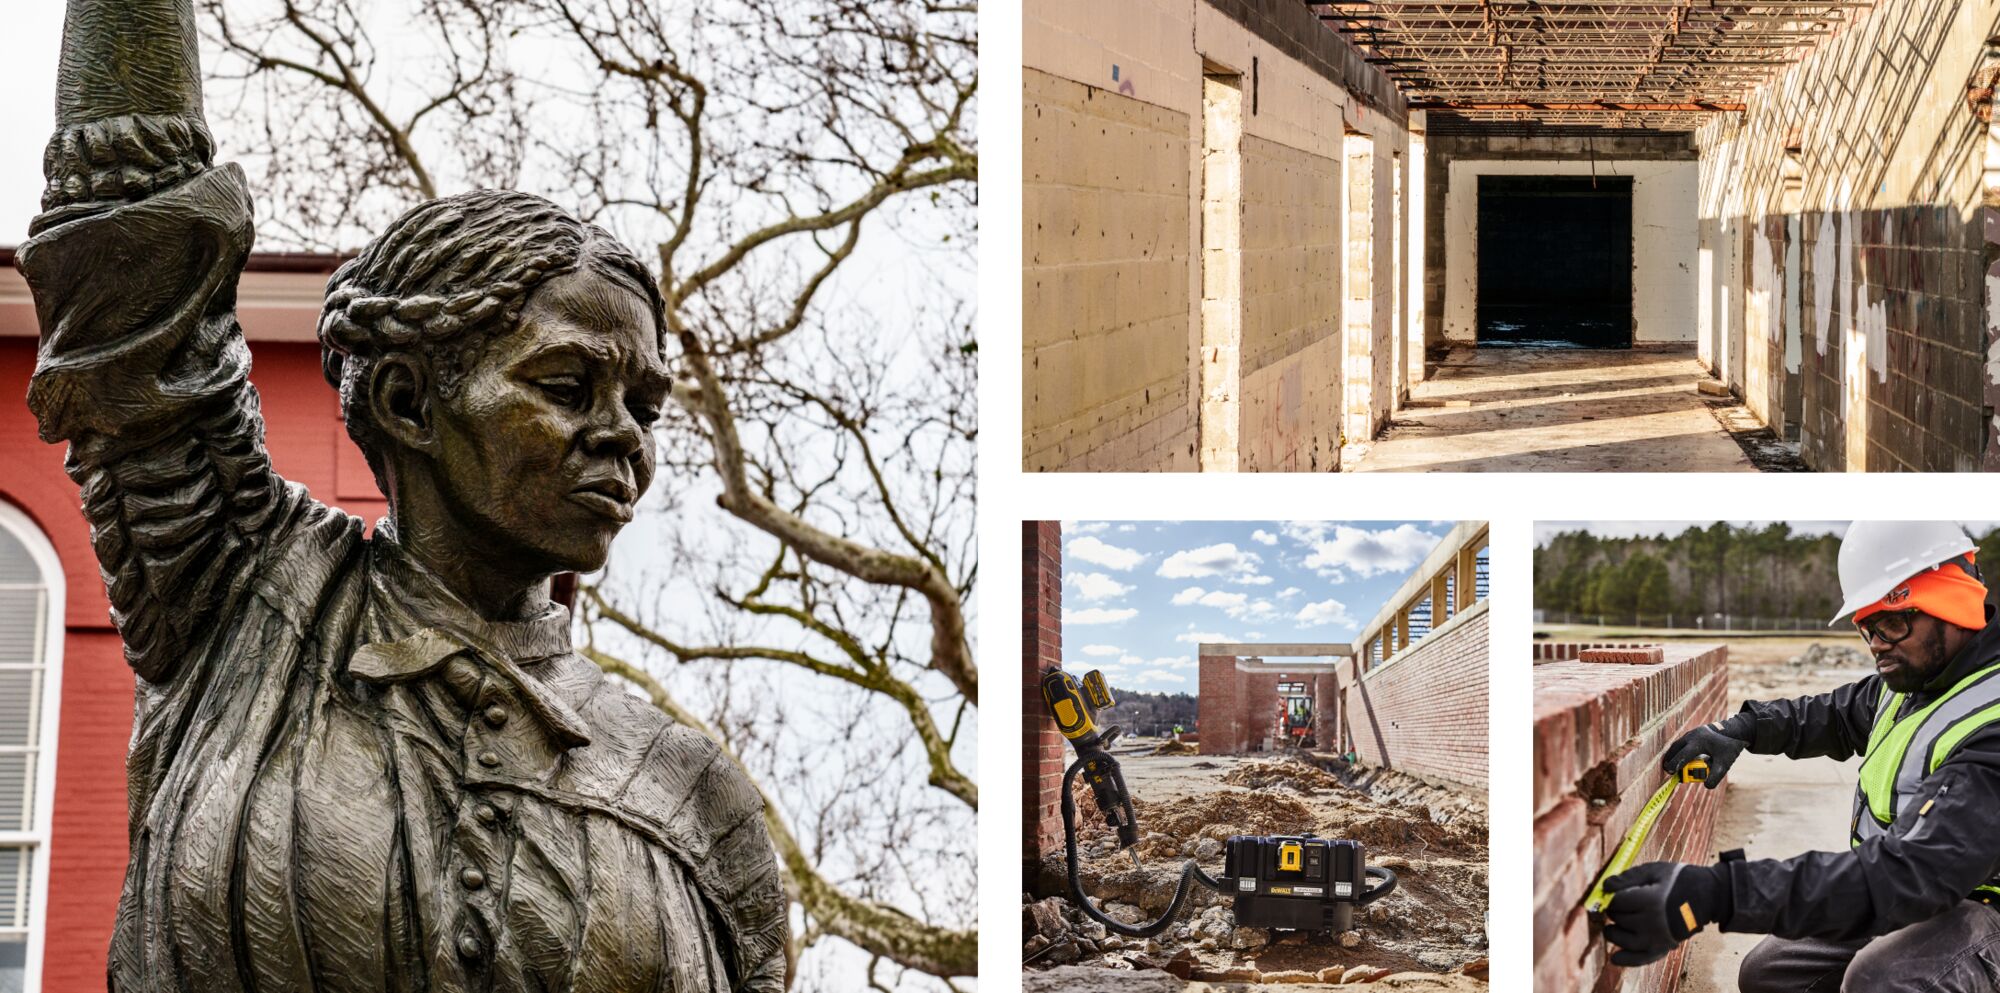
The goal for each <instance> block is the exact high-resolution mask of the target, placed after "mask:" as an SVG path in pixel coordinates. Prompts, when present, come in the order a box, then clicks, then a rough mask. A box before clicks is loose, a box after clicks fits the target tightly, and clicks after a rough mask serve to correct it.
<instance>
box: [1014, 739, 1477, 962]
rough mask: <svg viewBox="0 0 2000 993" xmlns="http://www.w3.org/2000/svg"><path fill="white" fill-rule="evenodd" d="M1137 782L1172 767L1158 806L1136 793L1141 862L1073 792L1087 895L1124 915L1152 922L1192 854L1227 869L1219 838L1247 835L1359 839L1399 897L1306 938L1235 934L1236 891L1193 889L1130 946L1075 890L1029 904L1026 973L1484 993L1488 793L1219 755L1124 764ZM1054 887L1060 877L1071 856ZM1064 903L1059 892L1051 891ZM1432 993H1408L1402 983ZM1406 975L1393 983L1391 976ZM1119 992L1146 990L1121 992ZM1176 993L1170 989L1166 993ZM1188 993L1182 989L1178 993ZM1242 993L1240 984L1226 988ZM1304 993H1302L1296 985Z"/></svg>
mask: <svg viewBox="0 0 2000 993" xmlns="http://www.w3.org/2000/svg"><path fill="white" fill-rule="evenodd" d="M1122 758H1123V761H1124V762H1125V764H1126V769H1127V776H1128V779H1133V778H1137V779H1140V780H1144V779H1146V778H1147V777H1148V776H1150V775H1155V774H1157V773H1155V772H1151V771H1149V770H1148V769H1147V768H1146V764H1147V763H1148V762H1149V761H1151V762H1156V763H1175V764H1173V765H1172V766H1171V769H1172V770H1173V772H1172V774H1173V775H1174V776H1175V778H1176V779H1177V780H1178V782H1179V784H1181V785H1182V786H1183V787H1184V789H1183V790H1182V791H1181V795H1179V796H1167V797H1160V796H1157V795H1156V796H1155V797H1154V798H1153V799H1151V800H1149V799H1148V794H1147V790H1145V789H1143V788H1135V789H1134V794H1135V797H1134V804H1135V807H1136V808H1137V811H1138V820H1139V827H1140V831H1141V836H1140V842H1139V844H1138V846H1137V847H1136V848H1135V849H1134V851H1135V852H1136V853H1137V854H1138V856H1139V859H1140V865H1139V866H1137V867H1134V866H1133V864H1132V861H1131V859H1130V858H1129V857H1128V856H1127V854H1126V853H1124V852H1121V851H1118V850H1117V848H1116V839H1115V837H1114V836H1113V834H1112V832H1111V829H1110V828H1108V827H1106V826H1104V825H1103V822H1102V819H1101V817H1099V816H1098V814H1097V811H1096V808H1095V806H1094V805H1093V804H1092V803H1091V802H1090V794H1089V791H1088V790H1079V791H1078V795H1077V806H1078V811H1077V825H1078V847H1079V851H1080V855H1081V871H1080V875H1081V876H1082V879H1083V885H1084V891H1085V892H1086V893H1088V894H1089V895H1090V896H1091V897H1092V898H1094V899H1095V900H1096V901H1097V902H1098V903H1099V905H1100V906H1101V907H1102V908H1103V910H1104V912H1105V913H1107V914H1109V915H1110V916H1111V917H1113V918H1114V919H1116V920H1120V921H1124V922H1127V923H1132V924H1143V923H1145V922H1148V921H1151V920H1153V919H1155V918H1157V917H1158V916H1159V915H1160V914H1161V913H1162V912H1163V911H1165V910H1166V908H1167V905H1168V903H1169V902H1170V901H1171V900H1172V898H1173V893H1174V886H1175V883H1176V882H1177V881H1178V880H1179V878H1180V874H1181V866H1182V864H1183V862H1185V861H1186V860H1187V859H1188V858H1194V859H1195V860H1197V861H1198V862H1199V863H1200V864H1201V865H1202V866H1203V867H1204V868H1205V869H1207V870H1208V871H1209V872H1210V873H1212V874H1220V872H1221V860H1222V852H1223V845H1224V842H1225V841H1226V840H1227V839H1228V838H1229V837H1231V836H1233V835H1240V834H1265V835H1272V834H1284V835H1293V834H1303V833H1307V832H1310V833H1313V834H1316V835H1319V836H1321V837H1325V838H1337V839H1348V840H1353V841H1359V842H1361V843H1362V844H1363V845H1365V846H1366V852H1367V861H1368V864H1370V865H1379V866H1384V867H1386V868H1389V869H1393V870H1395V872H1396V874H1397V876H1398V884H1397V888H1396V891H1395V892H1394V893H1391V894H1389V895H1388V896H1386V897H1383V898H1382V899H1381V900H1379V901H1377V902H1375V903H1373V904H1370V905H1368V906H1366V907H1361V908H1357V910H1356V913H1355V927H1354V929H1353V930H1351V931H1347V932H1344V933H1341V934H1337V935H1335V934H1325V933H1319V934H1308V933H1304V932H1291V931H1276V932H1274V931H1269V930H1266V929H1262V928H1238V927H1234V926H1233V917H1232V915H1231V912H1230V900H1231V898H1230V897H1228V896H1226V895H1224V894H1220V893H1216V892H1214V891H1212V890H1209V889H1207V888H1205V887H1201V886H1196V887H1194V889H1193V890H1191V891H1190V895H1189V898H1188V902H1187V906H1186V907H1185V908H1184V909H1183V911H1182V915H1181V917H1180V919H1179V920H1178V921H1177V922H1176V923H1175V924H1174V925H1172V926H1170V927H1169V928H1167V929H1166V931H1165V932H1163V933H1162V934H1160V935H1159V936H1158V937H1155V938H1149V939H1140V938H1125V937H1121V936H1119V935H1114V934H1110V933H1109V932H1107V931H1106V929H1105V928H1104V927H1103V925H1101V924H1098V923H1096V922H1094V921H1091V920H1090V919H1088V918H1086V917H1085V916H1084V915H1083V914H1082V912H1081V911H1079V910H1078V909H1077V908H1076V907H1075V906H1073V905H1072V904H1071V903H1070V901H1069V899H1068V897H1067V896H1066V895H1049V896H1046V897H1044V898H1042V899H1035V898H1034V896H1033V895H1031V894H1024V895H1023V897H1022V916H1023V935H1024V938H1025V944H1024V945H1023V948H1022V960H1023V964H1024V966H1026V967H1027V969H1028V970H1030V972H1031V973H1032V972H1034V971H1036V970H1046V969H1054V968H1058V967H1063V966H1082V967H1088V968H1085V969H1082V970H1074V969H1064V970H1062V971H1063V972H1064V973H1072V972H1077V971H1085V972H1087V971H1089V969H1098V970H1119V975H1121V976H1125V977H1132V976H1134V975H1135V972H1134V971H1133V970H1136V971H1138V972H1140V973H1144V972H1148V971H1151V972H1154V973H1155V974H1159V973H1164V974H1166V975H1168V976H1172V977H1175V978H1176V979H1178V980H1182V981H1186V982H1189V983H1191V984H1193V985H1189V986H1187V987H1185V988H1186V989H1189V990H1198V989H1203V988H1205V987H1204V986H1203V985H1201V984H1204V983H1210V982H1214V983H1224V982H1226V983H1239V984H1240V983H1247V984H1271V985H1278V984H1299V983H1317V984H1322V985H1329V984H1354V983H1376V982H1378V981H1379V982H1384V983H1387V985H1389V986H1391V987H1393V988H1407V989H1423V990H1431V989H1437V990H1458V989H1483V988H1484V977H1485V958H1486V921H1485V916H1486V906H1487V895H1486V883H1487V864H1486V844H1487V826H1486V809H1485V805H1484V802H1483V798H1482V797H1480V796H1478V795H1476V794H1471V793H1469V792H1466V791H1463V790H1461V789H1459V788H1456V787H1451V786H1444V785H1439V784H1435V783H1430V782H1426V781H1424V780H1421V779H1418V778H1416V777H1413V776H1407V775H1402V774H1399V773H1394V772H1386V771H1380V770H1366V771H1364V770H1360V769H1354V768H1350V767H1348V766H1347V765H1346V764H1345V763H1343V762H1341V761H1340V760H1338V759H1336V758H1333V757H1331V756H1317V755H1311V756H1308V755H1303V754H1302V755H1297V756H1287V757H1284V758H1278V759H1269V758H1263V759H1259V758H1251V757H1227V756H1210V757H1208V758H1207V759H1206V760H1204V761H1202V762H1200V763H1188V762H1186V760H1185V759H1173V758H1165V757H1162V758H1159V759H1154V758H1153V757H1152V756H1150V755H1147V754H1132V755H1130V756H1129V757H1122ZM1051 861H1052V863H1053V864H1051V865H1046V866H1045V867H1044V872H1043V879H1044V880H1045V881H1046V880H1060V879H1061V878H1062V877H1063V868H1062V864H1061V863H1062V857H1061V855H1060V854H1057V855H1055V856H1054V857H1053V859H1052V860H1051ZM1045 892H1048V893H1051V894H1061V887H1060V886H1059V885H1057V886H1053V887H1050V886H1045ZM1406 975H1407V976H1415V977H1422V978H1423V979H1424V980H1425V981H1426V982H1427V983H1429V985H1418V986H1404V985H1403V983H1402V982H1401V978H1402V977H1405V976H1406ZM1392 978H1394V979H1398V981H1397V982H1394V983H1388V982H1387V981H1388V980H1389V979H1392ZM1024 988H1025V989H1031V990H1032V989H1050V990H1053V989H1058V988H1060V989H1094V988H1096V987H1095V986H1092V985H1067V984H1064V985H1050V984H1048V983H1040V984H1030V985H1028V986H1026V987H1024ZM1119 988H1120V989H1121V990H1124V989H1150V988H1151V987H1150V986H1147V987H1134V986H1125V985H1121V986H1120V987H1119ZM1163 988H1167V987H1163ZM1173 988H1179V987H1173ZM1236 988H1239V987H1236V986H1232V987H1231V989H1236ZM1293 988H1296V986H1294V987H1293Z"/></svg>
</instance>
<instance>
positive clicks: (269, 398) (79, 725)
mask: <svg viewBox="0 0 2000 993" xmlns="http://www.w3.org/2000/svg"><path fill="white" fill-rule="evenodd" d="M250 350H251V355H252V367H251V375H250V378H251V380H252V382H254V383H255V384H256V386H257V389H258V392H259V393H260V394H261V395H262V396H261V400H262V405H263V409H264V419H265V429H266V444H267V445H268V446H269V448H270V450H271V461H272V464H273V465H274V466H275V467H276V468H277V470H278V472H279V473H280V474H281V475H283V476H284V477H285V478H287V479H290V480H293V481H296V482H299V483H302V484H304V485H305V486H306V488H307V489H308V490H310V491H311V492H312V494H313V495H314V496H315V497H318V498H319V499H320V500H323V501H325V502H327V503H332V504H336V505H338V506H340V507H342V508H343V509H345V510H347V511H348V512H350V513H353V514H356V515H359V516H361V517H363V518H365V519H367V520H369V521H371V522H372V521H373V520H374V519H375V518H377V517H380V516H382V515H383V514H384V513H386V512H387V504H386V503H385V502H384V501H383V500H382V498H381V494H380V493H379V492H377V491H376V490H375V487H374V484H373V481H372V480H370V479H368V478H367V476H366V472H365V469H364V471H363V472H362V473H361V475H360V476H359V477H358V478H357V476H356V474H355V472H354V471H353V470H354V467H355V466H356V465H358V464H362V459H361V455H360V452H359V451H358V450H357V449H355V448H354V446H353V443H352V442H350V441H348V439H347V434H346V429H345V428H344V427H343V426H342V425H341V422H340V411H339V404H338V401H337V400H336V399H335V396H334V393H333V390H332V389H331V388H330V387H328V386H327V385H326V381H325V380H324V379H323V378H321V376H320V367H319V348H318V346H316V345H313V344H309V343H294V342H269V341H256V342H252V343H251V348H250ZM34 364H35V340H34V339H33V338H27V337H19V336H12V335H10V336H7V337H0V397H7V398H10V399H8V400H6V401H4V402H0V466H4V467H5V468H6V471H5V472H4V473H0V500H5V501H7V502H8V503H11V504H13V505H15V506H17V507H19V508H21V509H22V510H24V511H26V512H27V514H28V516H29V517H31V518H33V519H34V520H35V523H36V524H37V525H38V526H40V527H41V529H42V531H43V533H44V534H45V535H47V537H48V539H49V542H50V544H52V545H54V546H55V548H56V554H57V555H58V557H60V558H61V559H62V563H63V573H64V576H65V580H66V586H67V591H66V603H65V607H64V611H63V614H64V638H63V673H62V689H61V699H60V703H59V728H58V731H57V740H56V781H55V809H54V811H53V813H52V814H51V817H52V819H53V830H52V834H51V839H50V844H49V885H48V896H49V904H48V916H47V929H46V932H45V933H46V935H47V945H46V952H45V954H44V956H43V966H42V988H43V989H44V990H48V991H51V993H69V991H73V990H99V989H103V988H104V976H105V961H104V958H105V951H106V949H108V948H109V947H110V945H111V924H112V917H113V914H114V913H115V912H116V910H117V905H118V891H119V888H120V887H121V886H122V885H123V882H124V877H125V858H126V839H125V833H126V821H127V817H126V794H125V750H126V747H127V745H128V744H129V742H130V739H131V735H132V683H133V677H132V671H131V670H130V669H129V668H127V667H126V665H125V654H124V648H123V646H122V644H121V643H120V642H119V639H118V634H117V632H116V630H114V629H113V628H112V626H111V617H110V606H109V604H108V603H107V601H106V599H105V595H104V582H103V579H102V578H101V577H100V575H99V573H98V568H97V560H96V558H95V557H94V556H93V554H92V552H91V549H90V528H89V526H88V525H86V524H85V523H84V520H83V512H82V509H81V501H80V499H79V497H78V495H77V490H76V484H74V483H72V482H70V480H69V477H67V476H65V475H64V474H63V471H62V463H63V455H64V450H65V446H63V445H46V444H43V443H42V442H41V440H40V439H39V438H38V437H37V436H36V426H35V421H34V417H33V415H31V414H30V413H29V411H28V407H27V404H26V403H24V402H22V398H25V397H26V396H27V395H28V377H29V375H30V374H31V373H32V372H33V371H34Z"/></svg>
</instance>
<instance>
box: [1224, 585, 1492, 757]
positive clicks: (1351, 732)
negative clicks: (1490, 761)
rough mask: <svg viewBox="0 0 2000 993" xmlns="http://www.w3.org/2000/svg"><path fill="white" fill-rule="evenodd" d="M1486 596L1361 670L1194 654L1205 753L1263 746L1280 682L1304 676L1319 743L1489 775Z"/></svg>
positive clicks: (1349, 664) (1351, 663) (1350, 663)
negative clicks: (1247, 666)
mask: <svg viewBox="0 0 2000 993" xmlns="http://www.w3.org/2000/svg"><path fill="white" fill-rule="evenodd" d="M1487 636H1488V630H1487V605H1486V602H1485V601H1480V602H1479V603H1477V604H1474V605H1473V606H1471V607H1468V608H1466V609H1465V610H1464V611H1463V612H1461V613H1460V614H1459V615H1458V616H1456V617H1453V618H1452V619H1451V620H1449V621H1447V622H1445V623H1444V624H1443V625H1440V626H1439V627H1438V628H1437V629H1436V630H1435V631H1433V632H1431V633H1430V634H1429V635H1428V636H1426V637H1425V638H1424V639H1423V640H1421V641H1419V642H1417V643H1416V644H1415V645H1413V646H1412V647H1411V648H1409V649H1408V650H1407V651H1404V652H1401V653H1398V654H1397V656H1396V657H1395V658H1394V659H1393V660H1392V661H1391V662H1389V663H1386V664H1382V665H1378V666H1376V667H1375V669H1374V670H1373V671H1372V672H1370V673H1368V675H1367V676H1366V677H1365V678H1363V677H1362V676H1361V675H1360V671H1359V667H1358V665H1357V664H1356V662H1355V660H1353V659H1345V660H1342V661H1341V662H1339V663H1338V664H1337V665H1335V666H1333V667H1332V670H1331V671H1326V668H1327V667H1326V665H1325V663H1317V664H1315V665H1314V666H1313V669H1316V670H1320V671H1304V670H1292V671H1287V670H1286V669H1285V668H1284V667H1283V666H1282V664H1279V663H1275V662H1266V663H1264V664H1263V665H1261V666H1258V667H1256V668H1255V669H1254V670H1253V671H1245V670H1244V669H1243V668H1241V667H1239V666H1238V665H1237V659H1236V658H1235V657H1234V656H1219V655H1204V656H1202V657H1201V659H1200V662H1199V666H1200V669H1199V678H1200V685H1199V690H1198V692H1199V696H1200V700H1201V740H1200V742H1199V747H1200V751H1201V754H1203V755H1233V754H1240V753H1243V752H1248V751H1254V750H1258V749H1261V748H1262V747H1263V745H1264V739H1265V738H1266V737H1267V736H1269V735H1271V734H1273V733H1274V731H1275V728H1276V724H1277V713H1278V684H1279V683H1281V682H1306V683H1309V684H1311V692H1312V694H1313V697H1314V713H1313V720H1314V732H1313V733H1314V737H1315V739H1316V740H1317V741H1318V744H1319V749H1320V750H1321V751H1328V752H1331V751H1344V750H1346V749H1348V748H1352V749H1353V750H1354V751H1355V753H1356V754H1357V756H1358V757H1359V758H1360V760H1361V761H1362V762H1364V763H1367V764H1369V765H1373V766H1380V767H1383V768H1388V769H1395V770H1398V771H1401V772H1408V773H1413V774H1415V775H1419V776H1431V777H1435V778H1439V779H1448V780H1451V781H1453V782H1458V783H1463V784H1466V785H1468V786H1477V787H1484V786H1485V785H1486V782H1487V769H1486V764H1487V734H1486V725H1487V716H1486V709H1487V706H1486V704H1487V658H1488V654H1489V648H1488V645H1487Z"/></svg>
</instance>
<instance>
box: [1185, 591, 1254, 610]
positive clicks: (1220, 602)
mask: <svg viewBox="0 0 2000 993" xmlns="http://www.w3.org/2000/svg"><path fill="white" fill-rule="evenodd" d="M1186 592H1190V593H1191V592H1193V590H1188V591H1186ZM1176 599H1178V598H1176ZM1249 599H1250V596H1249V594H1246V593H1224V592H1222V591H1221V590H1210V591H1208V592H1207V593H1204V594H1202V595H1201V599H1199V600H1196V601H1195V602H1196V603H1198V604H1201V605H1202V606H1204V607H1220V608H1222V609H1223V610H1230V611H1235V610H1241V609H1243V605H1244V602H1245V601H1247V600H1249Z"/></svg>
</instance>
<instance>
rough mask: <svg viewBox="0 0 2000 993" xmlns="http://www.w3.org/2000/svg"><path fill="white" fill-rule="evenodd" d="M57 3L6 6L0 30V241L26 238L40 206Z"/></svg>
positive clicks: (50, 125)
mask: <svg viewBox="0 0 2000 993" xmlns="http://www.w3.org/2000/svg"><path fill="white" fill-rule="evenodd" d="M63 6H64V5H63V4H61V3H58V2H56V0H34V2H31V3H15V4H10V5H8V10H7V30H6V31H4V32H0V66H6V67H7V99H5V100H0V134H6V135H10V136H11V137H10V138H9V139H8V141H7V143H6V144H5V145H0V245H18V244H20V243H21V242H23V241H25V240H27V237H28V219H29V218H31V217H34V216H35V213H36V212H37V211H39V210H41V196H42V146H43V145H44V144H46V143H47V142H48V140H49V132H50V131H53V130H55V126H56V55H57V49H58V46H60V45H61V44H62V22H63Z"/></svg>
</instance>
